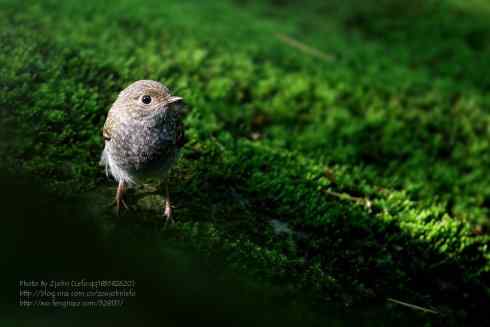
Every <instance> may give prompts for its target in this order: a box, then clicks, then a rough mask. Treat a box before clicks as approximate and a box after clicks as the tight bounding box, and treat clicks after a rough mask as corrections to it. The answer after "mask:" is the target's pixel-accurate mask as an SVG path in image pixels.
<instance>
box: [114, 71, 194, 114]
mask: <svg viewBox="0 0 490 327" xmlns="http://www.w3.org/2000/svg"><path fill="white" fill-rule="evenodd" d="M115 104H116V105H117V106H121V107H122V109H123V110H127V111H128V112H129V114H130V115H131V116H133V117H135V118H143V117H151V116H155V115H163V116H166V115H167V114H169V112H171V113H173V114H177V115H179V116H181V115H183V114H184V113H185V111H184V103H183V99H182V98H181V97H178V96H174V95H171V94H170V91H169V89H168V88H167V87H166V86H165V85H163V84H162V83H160V82H156V81H151V80H140V81H136V82H134V83H132V84H131V85H129V86H128V87H126V88H125V89H124V90H123V91H122V92H121V93H119V96H118V98H117V100H116V103H115Z"/></svg>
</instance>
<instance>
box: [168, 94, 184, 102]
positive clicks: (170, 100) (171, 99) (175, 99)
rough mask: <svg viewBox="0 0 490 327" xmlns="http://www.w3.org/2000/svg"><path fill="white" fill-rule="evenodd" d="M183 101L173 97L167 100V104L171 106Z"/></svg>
mask: <svg viewBox="0 0 490 327" xmlns="http://www.w3.org/2000/svg"><path fill="white" fill-rule="evenodd" d="M182 100H183V99H182V98H181V97H175V96H171V97H169V98H168V99H167V104H170V103H174V102H178V101H182Z"/></svg>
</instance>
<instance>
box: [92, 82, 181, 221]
mask: <svg viewBox="0 0 490 327" xmlns="http://www.w3.org/2000/svg"><path fill="white" fill-rule="evenodd" d="M184 115H185V106H184V104H183V99H182V98H181V97H178V96H173V95H171V94H170V91H169V89H168V88H167V87H166V86H165V85H163V84H161V83H159V82H156V81H151V80H140V81H136V82H134V83H132V84H131V85H129V86H128V87H127V88H125V89H124V90H123V91H122V92H121V93H119V96H118V97H117V99H116V101H115V102H114V103H113V104H112V107H111V108H110V110H109V113H108V114H107V119H106V121H105V124H104V127H103V129H102V135H103V137H104V140H105V147H104V150H103V151H102V155H101V160H100V164H101V165H103V166H105V170H106V174H107V175H109V172H110V174H111V175H112V176H113V177H114V179H116V181H118V182H119V185H118V186H117V191H116V199H115V204H116V209H117V212H118V213H119V210H120V208H121V205H122V206H124V207H125V208H126V209H127V208H128V206H127V204H126V203H125V201H124V193H125V191H126V188H127V187H131V186H133V185H136V184H138V183H140V182H141V181H142V180H144V179H146V178H151V177H160V178H164V179H166V176H167V173H168V170H169V169H170V168H171V167H172V166H173V164H174V162H175V160H176V159H177V157H178V154H179V150H180V149H181V148H182V146H183V145H184V143H185V135H184V125H183V118H184ZM163 206H164V215H165V217H166V222H168V221H172V222H173V218H172V205H171V203H170V197H169V192H168V184H167V183H165V198H164V204H163Z"/></svg>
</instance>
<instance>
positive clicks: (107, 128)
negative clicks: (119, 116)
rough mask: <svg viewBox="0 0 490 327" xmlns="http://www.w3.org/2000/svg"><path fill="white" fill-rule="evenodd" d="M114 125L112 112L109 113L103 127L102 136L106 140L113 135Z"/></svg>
mask: <svg viewBox="0 0 490 327" xmlns="http://www.w3.org/2000/svg"><path fill="white" fill-rule="evenodd" d="M113 125H114V120H112V118H111V114H110V112H109V114H108V115H107V119H106V121H105V124H104V127H103V128H102V136H103V137H104V140H106V141H109V140H110V139H111V136H112V133H111V132H112V126H113Z"/></svg>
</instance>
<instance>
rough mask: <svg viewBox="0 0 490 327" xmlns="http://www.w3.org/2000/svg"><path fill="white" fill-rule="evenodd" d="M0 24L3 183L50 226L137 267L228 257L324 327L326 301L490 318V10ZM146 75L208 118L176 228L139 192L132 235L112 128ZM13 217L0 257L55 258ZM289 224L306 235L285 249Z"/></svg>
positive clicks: (188, 169)
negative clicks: (140, 259) (106, 153)
mask: <svg viewBox="0 0 490 327" xmlns="http://www.w3.org/2000/svg"><path fill="white" fill-rule="evenodd" d="M0 26H1V29H0V48H1V50H2V51H1V52H0V80H1V84H0V108H1V111H0V123H1V125H2V126H1V131H0V137H1V139H2V142H1V143H0V151H1V153H2V164H3V167H4V169H3V171H4V172H5V173H7V174H9V176H23V177H18V178H17V177H16V178H14V179H8V177H6V180H10V181H11V183H12V185H14V186H15V185H17V184H18V183H16V182H15V181H16V180H21V179H23V178H26V179H28V180H29V182H28V183H27V184H26V185H24V186H23V187H25V188H26V189H31V188H34V189H37V188H38V186H35V185H42V190H43V191H42V192H40V193H39V191H38V193H37V194H38V197H39V194H45V195H46V197H48V198H50V199H51V198H52V197H54V198H55V199H57V200H56V201H46V202H41V203H47V204H46V205H45V206H42V205H40V208H41V209H39V210H41V211H42V210H46V212H50V210H51V208H52V207H58V206H63V205H66V206H67V208H65V209H63V210H65V211H63V212H64V213H63V214H60V215H59V217H58V218H57V219H59V224H60V225H59V224H58V220H55V221H54V222H53V223H52V224H53V226H58V225H59V226H61V227H60V228H61V230H60V232H59V233H57V234H58V235H61V234H64V233H68V234H71V233H73V234H77V235H85V234H83V233H82V232H81V231H79V230H78V229H75V230H73V229H71V228H68V227H66V226H65V225H63V223H61V222H63V221H65V220H66V221H70V220H72V221H77V223H78V224H81V226H87V225H86V224H89V223H88V222H89V221H90V224H93V226H92V225H90V226H92V227H90V228H93V230H92V229H89V231H87V235H91V234H92V232H94V231H96V230H102V231H105V232H104V233H103V234H102V235H104V236H101V239H100V240H98V241H97V242H101V243H100V244H106V245H107V244H112V243H111V242H112V241H111V240H113V238H120V237H122V236H121V235H125V234H124V233H136V236H135V237H133V238H130V239H131V240H132V241H131V242H128V244H127V245H126V246H125V247H123V248H122V250H121V251H122V252H123V253H129V252H127V251H131V249H133V251H135V250H134V249H141V248H146V247H147V246H148V244H147V243H144V242H145V241H142V240H141V238H144V237H143V236H142V235H147V233H150V234H151V237H150V238H151V240H152V241H151V244H153V245H151V246H150V247H151V248H158V249H172V248H174V247H176V246H177V247H178V248H179V247H181V246H184V247H185V248H186V249H187V250H185V251H190V253H193V254H186V255H185V256H187V255H189V256H190V258H191V259H189V260H190V261H191V262H194V261H195V259H192V258H194V256H197V257H199V258H202V259H203V263H201V264H199V265H202V266H206V265H210V266H213V264H210V263H209V262H213V260H218V261H219V262H222V266H221V265H219V266H220V267H222V268H223V270H226V271H228V270H230V272H229V273H230V274H234V273H237V272H238V273H239V274H240V276H241V277H240V278H244V279H246V280H248V281H249V282H250V281H253V284H254V285H255V284H258V285H262V286H257V287H258V289H262V287H263V289H267V290H268V291H267V292H269V287H274V288H275V287H277V288H278V289H279V290H280V291H279V293H281V294H282V296H283V297H285V298H288V299H291V301H296V300H297V301H298V303H302V304H301V305H300V304H297V307H301V308H303V307H302V305H303V304H304V305H305V306H308V309H304V310H305V312H306V311H308V312H310V311H311V312H315V314H316V313H320V315H321V313H322V310H323V309H321V308H322V305H325V304H330V305H333V306H334V307H335V309H333V310H332V311H328V312H344V310H347V311H346V312H347V315H349V312H355V314H354V316H356V317H363V318H359V319H361V320H363V321H364V320H365V318H364V317H366V316H365V314H366V312H369V314H370V315H371V316H376V317H378V319H381V320H373V322H374V323H383V322H384V323H386V324H390V323H397V324H399V323H400V321H407V320H406V319H407V318H406V315H408V316H409V317H411V318H413V319H421V320H422V321H423V322H425V323H428V324H436V325H437V324H446V323H454V324H456V325H461V324H472V323H478V324H479V323H480V322H481V321H482V319H483V320H484V319H487V320H488V319H489V318H488V315H485V313H484V312H483V311H482V310H483V308H484V307H485V304H488V300H489V298H490V290H489V285H490V277H489V271H490V250H489V243H490V231H489V228H490V220H489V213H490V60H489V59H488V58H489V57H490V56H489V55H490V3H488V2H487V1H484V0H470V1H465V2H461V1H453V0H440V1H435V0H426V1H422V0H417V1H411V2H406V1H399V0H382V1H372V0H367V1H360V0H358V1H356V0H344V1H334V0H330V1H319V0H318V1H315V0H305V1H301V2H300V1H288V0H270V1H247V0H234V1H232V0H229V1H208V0H200V1H198V0H187V1H156V0H149V1H136V0H122V1H104V2H103V1H93V0H85V1H83V2H79V1H71V0H69V1H63V2H59V1H47V0H44V1H30V0H26V1H9V0H1V1H0ZM138 79H154V80H159V81H161V82H163V83H164V84H166V85H168V86H169V87H170V89H171V90H172V91H173V93H175V94H177V95H180V96H183V97H184V98H185V100H186V103H187V104H188V106H189V107H190V108H192V113H191V115H190V116H189V117H188V119H187V121H186V124H187V127H188V135H189V138H190V142H189V143H188V144H187V145H186V147H185V149H184V151H183V158H182V160H180V161H179V162H178V163H177V165H176V167H175V168H174V169H173V170H172V173H171V176H170V186H171V193H172V194H173V199H174V202H175V205H176V209H175V215H176V219H177V221H178V222H177V224H176V226H175V227H174V228H173V229H172V231H171V232H169V231H161V230H160V227H161V226H160V216H161V213H160V212H159V208H156V207H155V206H154V205H152V204H151V201H149V202H148V201H147V202H144V201H146V200H142V201H143V203H146V204H144V205H142V206H139V203H140V202H137V201H136V200H135V199H139V198H145V195H141V193H138V191H136V192H135V194H133V196H134V199H133V201H134V202H135V201H136V202H137V203H138V207H141V208H140V209H139V210H136V212H132V213H130V214H127V215H126V217H125V218H121V219H118V218H117V217H115V216H114V215H113V214H112V213H111V211H110V210H109V209H107V206H106V204H107V203H108V202H110V200H111V198H112V195H113V192H114V182H112V181H111V180H109V179H107V177H106V176H105V175H104V171H103V169H101V167H99V166H98V160H99V157H100V152H101V150H102V147H103V140H102V137H101V132H100V131H101V127H102V125H103V122H104V120H105V117H106V114H107V110H108V109H109V107H110V105H111V103H112V102H113V101H114V100H115V97H116V96H117V94H118V92H119V91H120V90H121V89H123V88H124V87H125V86H127V85H128V84H129V83H131V82H132V81H134V80H138ZM30 183H34V184H32V185H31V184H30ZM5 185H7V183H6V182H5ZM14 186H12V187H13V188H15V187H14ZM17 186H18V185H17ZM9 189H10V188H7V187H4V190H7V191H8V190H9ZM20 194H21V193H19V194H18V195H19V196H18V198H17V199H22V197H21V196H20ZM151 196H153V197H156V196H157V195H155V194H153V195H151ZM151 196H150V198H151ZM146 198H149V197H148V196H146ZM19 201H20V200H19ZM26 201H28V200H26ZM130 201H131V199H130ZM138 201H139V200H138ZM148 203H150V204H148ZM14 204H15V205H14ZM72 204H73V205H72ZM18 206H20V207H21V206H22V204H18V201H14V200H12V201H10V206H9V208H10V209H9V210H10V211H9V210H6V212H7V213H8V215H7V216H9V217H10V218H9V219H8V222H9V223H10V224H12V228H14V229H13V230H10V229H8V228H6V229H5V231H6V235H17V236H18V238H14V239H12V238H5V240H9V242H10V244H17V246H14V247H12V245H8V244H7V243H6V244H7V245H6V246H5V247H4V248H8V249H10V250H12V251H15V249H16V248H20V247H19V245H18V244H20V243H19V242H24V244H30V246H33V247H41V248H43V241H42V240H40V239H37V238H32V237H27V236H26V235H30V231H31V232H32V228H34V227H33V226H37V227H36V229H39V228H40V229H41V230H44V231H45V232H46V233H47V234H48V235H51V236H52V237H54V238H56V235H57V234H56V233H54V232H53V230H56V229H53V228H47V227H46V226H51V225H49V224H48V223H47V225H43V224H42V223H40V222H39V221H38V220H39V218H38V217H36V215H34V214H32V213H33V212H35V211H27V212H23V211H22V210H19V211H17V210H16V209H15V208H17V207H18ZM15 217H18V219H17V218H15ZM19 217H20V218H19ZM86 217H90V219H89V218H86ZM19 221H22V222H23V223H19ZM277 221H280V222H283V223H287V224H288V228H290V232H286V233H283V234H277V233H275V232H274V227H273V223H274V222H277ZM33 222H35V224H34V223H33ZM124 222H126V223H127V224H126V223H124ZM37 224H40V225H37ZM121 224H122V225H124V228H123V227H121ZM63 226H65V227H63ZM87 228H88V227H87ZM121 228H122V229H123V230H124V231H121ZM79 233H82V234H79ZM121 233H122V234H121ZM24 236H25V237H24ZM80 241H83V238H81V239H80ZM12 242H13V243H12ZM25 242H27V243H25ZM66 242H67V239H64V238H61V240H60V243H61V244H60V245H59V246H69V245H67V244H66ZM141 242H143V245H142V244H141ZM97 244H99V243H97ZM53 246H54V245H53ZM46 249H47V250H46V251H44V252H42V253H45V254H44V255H46V256H48V257H50V258H51V259H52V260H55V259H56V258H57V255H58V254H56V253H54V252H55V251H54V252H53V251H52V249H53V248H52V247H51V245H49V246H48V245H46ZM114 251H115V252H117V251H116V250H114V249H112V250H110V251H108V253H112V252H114ZM89 252H90V251H89ZM136 252H137V251H136ZM157 252H158V251H157ZM13 253H14V252H12V253H11V254H10V255H6V256H5V257H6V258H7V259H6V261H5V265H6V267H7V266H8V267H10V268H9V269H10V270H9V271H10V272H11V274H12V276H15V275H16V274H17V271H16V270H15V269H16V268H15V267H19V265H17V264H15V262H16V261H15V260H20V258H21V257H18V256H16V255H15V254H13ZM185 253H187V252H185ZM24 255H27V256H28V257H29V254H28V252H26V253H24ZM59 255H60V256H61V258H63V256H64V254H63V253H62V254H59ZM128 255H129V254H128ZM51 256H53V257H51ZM180 256H181V255H180V252H179V254H178V255H176V257H180ZM36 257H37V256H36ZM166 258H167V257H166V256H165V254H155V255H154V256H152V258H151V260H154V261H156V262H159V261H162V262H163V261H165V260H168V259H166ZM217 258H220V259H217ZM9 260H14V261H12V262H10V261H9ZM148 260H149V261H151V260H150V259H148ZM49 261H50V260H46V262H49ZM55 261H56V260H55ZM149 261H145V260H144V262H149ZM128 264H129V263H128ZM131 264H133V263H131ZM40 265H42V264H40ZM87 265H88V266H90V263H87ZM135 265H136V264H135ZM36 267H37V268H39V266H36ZM37 268H36V269H34V268H32V267H31V268H29V269H34V270H33V271H37ZM19 269H20V268H19ZM23 269H24V268H23ZM25 269H28V268H25ZM186 269H187V268H186ZM188 269H189V270H190V271H194V270H195V269H194V268H192V269H191V268H188ZM101 270H102V268H101ZM184 270H185V269H184ZM203 270H204V271H206V269H205V268H203ZM159 271H160V270H159ZM180 272H181V271H179V272H173V273H176V274H178V273H180ZM161 275H162V276H163V275H165V273H164V272H163V271H161ZM184 275H185V274H184ZM242 275H244V276H242ZM192 278H193V277H188V279H192ZM165 283H166V281H165V280H164V279H162V282H161V284H162V285H164V284H165ZM202 283H203V284H206V282H202ZM241 283H242V282H239V283H238V284H241ZM247 283H248V282H247ZM247 283H245V282H244V284H247ZM265 285H268V286H265ZM196 287H197V286H196ZM243 287H246V286H243ZM270 292H271V294H272V293H274V294H275V292H276V291H270ZM238 293H240V292H239V291H238ZM300 294H301V295H300ZM235 295H236V294H235ZM236 296H237V297H238V298H239V296H238V295H236ZM296 298H298V299H296ZM299 298H301V300H299ZM388 298H394V299H398V300H401V301H405V302H408V303H413V304H417V305H420V306H423V307H427V308H432V309H433V310H436V311H437V312H439V314H438V315H430V314H423V313H420V312H418V311H410V310H408V311H406V310H407V309H406V308H402V307H400V306H393V305H391V304H386V303H387V302H386V301H387V299H388ZM295 299H296V300H295ZM254 301H255V300H251V302H254ZM273 302H274V301H270V303H271V305H272V303H273ZM286 302H287V301H286ZM288 303H289V304H288V305H291V306H293V307H294V304H291V303H293V302H288ZM368 303H369V304H372V303H374V304H375V309H372V308H371V307H370V306H369V305H368ZM310 305H311V308H310V307H309V306H310ZM318 306H319V307H320V309H318ZM338 307H340V308H338ZM352 307H356V309H355V310H354V309H351V308H352ZM298 310H303V309H298ZM349 310H352V311H349ZM259 311H260V310H259ZM312 314H313V313H312ZM369 314H368V315H369ZM278 316H280V314H278ZM379 316H384V317H385V319H386V320H382V319H383V318H379ZM338 317H339V319H338V320H335V321H337V323H341V322H342V321H345V324H346V325H349V322H348V319H347V318H346V316H343V315H342V314H340V313H339V314H338ZM311 319H312V321H313V322H314V321H315V319H317V318H311ZM318 319H323V318H318ZM336 319H337V318H336ZM372 319H374V318H372ZM368 320H369V319H368ZM318 321H320V320H318ZM332 321H333V320H332ZM332 323H333V322H332ZM350 323H354V322H352V321H351V322H350ZM354 324H355V323H354Z"/></svg>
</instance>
